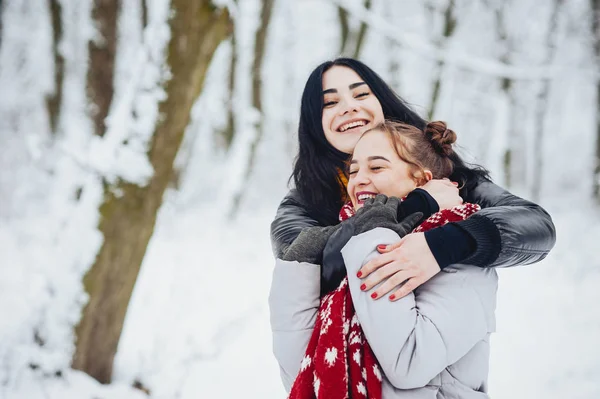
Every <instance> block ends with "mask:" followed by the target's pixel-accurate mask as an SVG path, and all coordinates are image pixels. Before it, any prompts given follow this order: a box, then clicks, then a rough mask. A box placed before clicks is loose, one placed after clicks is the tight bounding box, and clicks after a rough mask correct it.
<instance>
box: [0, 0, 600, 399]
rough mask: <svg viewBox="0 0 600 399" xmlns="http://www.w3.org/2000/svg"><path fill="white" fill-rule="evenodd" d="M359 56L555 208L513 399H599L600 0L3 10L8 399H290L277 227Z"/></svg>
mask: <svg viewBox="0 0 600 399" xmlns="http://www.w3.org/2000/svg"><path fill="white" fill-rule="evenodd" d="M339 55H348V56H354V57H358V58H360V59H361V60H363V61H365V62H366V63H367V64H368V65H369V66H371V67H373V68H374V69H375V70H376V71H377V72H378V73H379V74H381V75H382V76H383V77H384V78H385V79H386V80H387V81H388V82H389V83H390V84H392V86H393V87H394V88H395V89H396V90H397V91H398V92H399V93H400V94H401V95H402V96H403V97H404V98H405V99H406V100H408V101H409V102H410V103H411V104H413V105H414V107H415V109H416V110H418V111H419V112H420V113H421V114H422V115H423V116H425V117H427V118H435V119H441V120H445V121H447V122H448V124H449V125H450V126H451V127H452V128H453V129H454V130H455V131H456V132H457V133H458V137H459V144H460V145H461V147H462V151H463V154H464V155H465V156H466V157H468V158H469V159H473V160H476V161H477V162H478V163H481V164H483V165H484V166H486V167H487V168H489V169H490V170H491V171H492V174H493V177H494V180H495V181H496V182H497V183H498V184H500V185H503V186H505V187H508V188H509V189H510V190H511V191H512V192H514V193H516V194H518V195H521V196H524V197H526V198H529V199H532V200H535V201H538V202H539V203H541V204H542V205H543V206H544V207H545V208H546V209H547V210H548V211H549V212H550V213H551V215H552V216H553V219H554V221H555V223H556V227H557V235H558V242H557V245H556V247H555V249H554V250H553V252H552V253H551V255H550V256H549V257H548V258H547V259H546V260H544V261H543V262H541V263H539V264H536V265H532V266H527V267H517V268H512V269H508V270H501V272H500V291H499V300H498V309H497V316H498V332H497V333H496V334H495V335H494V337H493V341H492V361H491V372H490V389H491V395H492V397H494V398H542V397H543V398H563V397H568V398H573V399H577V398H581V399H584V398H585V399H588V398H590V399H591V398H598V397H600V345H598V337H599V336H600V311H599V310H598V308H597V304H598V303H600V290H598V286H599V285H600V256H599V255H598V253H597V248H598V247H597V243H598V239H599V238H600V208H599V207H598V204H599V203H600V201H599V198H600V188H599V187H600V73H599V71H600V68H599V66H600V1H599V0H569V1H565V0H545V1H540V0H404V1H392V0H347V1H341V0H262V1H261V0H219V1H214V2H213V3H211V2H210V1H209V0H194V1H190V0H171V1H169V0H120V1H119V0H95V1H94V0H0V254H1V255H0V259H1V263H0V399H13V398H26V399H38V398H39V399H42V398H43V399H46V398H60V399H64V398H73V399H75V398H76V399H88V398H89V399H92V398H102V399H116V398H128V399H129V398H145V397H148V395H150V397H152V398H165V399H171V398H182V399H185V398H207V397H211V398H234V397H247V398H275V397H284V392H283V389H282V386H281V383H280V380H279V374H278V368H277V365H276V363H275V360H274V358H273V356H272V353H271V347H270V345H271V336H270V330H269V324H268V309H267V304H266V298H267V295H268V289H269V284H270V278H271V271H272V267H273V264H274V262H273V257H272V254H271V248H270V240H269V224H270V222H271V220H272V218H273V216H274V213H275V209H276V207H277V205H278V203H279V201H280V200H281V198H282V197H283V195H284V194H285V193H286V191H287V179H288V177H289V174H290V172H291V165H292V160H293V157H294V155H295V150H296V137H295V131H296V128H297V121H298V112H299V100H300V95H301V91H302V88H303V86H304V83H305V81H306V79H307V77H308V74H309V73H310V71H311V70H312V69H313V68H314V67H315V66H316V65H318V64H319V63H321V62H322V61H324V60H326V59H332V58H334V57H336V56H339ZM86 304H87V305H86Z"/></svg>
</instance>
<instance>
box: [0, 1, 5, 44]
mask: <svg viewBox="0 0 600 399" xmlns="http://www.w3.org/2000/svg"><path fill="white" fill-rule="evenodd" d="M3 11H4V2H3V0H0V48H2V15H3V14H4V13H3Z"/></svg>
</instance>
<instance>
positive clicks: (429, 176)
mask: <svg viewBox="0 0 600 399" xmlns="http://www.w3.org/2000/svg"><path fill="white" fill-rule="evenodd" d="M423 177H425V182H428V181H429V180H431V179H433V173H431V171H430V170H429V169H425V170H424V171H423Z"/></svg>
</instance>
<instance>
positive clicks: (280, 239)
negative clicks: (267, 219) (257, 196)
mask: <svg viewBox="0 0 600 399" xmlns="http://www.w3.org/2000/svg"><path fill="white" fill-rule="evenodd" d="M318 225H319V222H317V221H316V220H314V219H313V218H311V217H310V215H309V214H308V212H307V211H306V207H305V206H304V205H303V204H302V201H301V200H300V198H299V195H298V193H297V191H296V190H291V191H290V192H289V193H288V195H286V196H285V197H284V198H283V200H282V201H281V203H280V204H279V207H278V208H277V214H276V215H275V219H274V220H273V222H272V223H271V245H272V247H273V254H274V255H275V257H276V258H281V255H282V254H283V251H284V250H285V249H286V248H287V247H288V246H289V245H290V244H291V243H293V242H294V240H295V239H296V237H298V235H299V234H300V232H301V231H302V229H304V228H306V227H313V226H318Z"/></svg>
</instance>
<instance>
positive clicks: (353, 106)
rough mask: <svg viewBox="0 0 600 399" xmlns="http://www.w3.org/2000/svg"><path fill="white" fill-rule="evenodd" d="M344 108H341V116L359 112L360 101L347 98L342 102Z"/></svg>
mask: <svg viewBox="0 0 600 399" xmlns="http://www.w3.org/2000/svg"><path fill="white" fill-rule="evenodd" d="M341 105H342V106H341V107H340V115H346V114H348V113H351V112H358V110H359V104H358V101H357V100H356V99H355V98H354V97H351V98H346V99H344V100H343V101H342V104H341Z"/></svg>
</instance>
